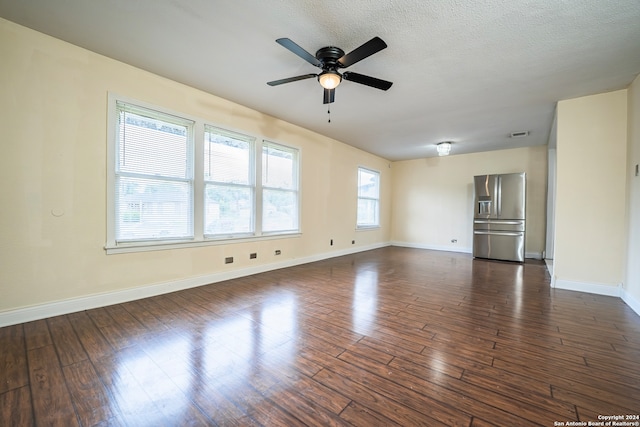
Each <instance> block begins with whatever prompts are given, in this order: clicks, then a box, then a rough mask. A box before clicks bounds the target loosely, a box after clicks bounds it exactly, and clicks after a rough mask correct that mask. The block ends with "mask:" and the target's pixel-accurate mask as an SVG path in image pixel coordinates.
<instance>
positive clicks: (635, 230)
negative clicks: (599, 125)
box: [624, 76, 640, 314]
mask: <svg viewBox="0 0 640 427" xmlns="http://www.w3.org/2000/svg"><path fill="white" fill-rule="evenodd" d="M628 98H629V99H628V109H629V111H628V117H629V118H628V132H629V135H628V145H627V158H628V161H627V164H628V168H627V220H628V231H627V242H628V246H627V257H626V266H627V268H626V277H625V283H624V287H625V292H626V293H627V295H626V298H625V301H627V302H628V303H630V304H634V308H635V310H636V311H637V312H638V314H640V262H639V261H640V176H636V175H635V168H636V165H639V164H640V76H639V77H636V79H635V81H634V82H633V83H632V84H631V86H630V87H629V89H628ZM638 167H639V168H640V166H638ZM629 297H630V298H629Z"/></svg>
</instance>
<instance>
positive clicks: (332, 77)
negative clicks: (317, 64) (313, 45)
mask: <svg viewBox="0 0 640 427" xmlns="http://www.w3.org/2000/svg"><path fill="white" fill-rule="evenodd" d="M318 81H319V82H320V86H322V87H323V88H325V89H335V88H336V87H338V85H339V84H340V82H341V81H342V76H341V75H340V74H339V73H338V72H337V71H333V70H331V71H323V72H322V73H320V75H319V76H318Z"/></svg>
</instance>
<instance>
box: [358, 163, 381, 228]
mask: <svg viewBox="0 0 640 427" xmlns="http://www.w3.org/2000/svg"><path fill="white" fill-rule="evenodd" d="M361 172H367V173H370V174H373V175H375V176H376V177H377V184H378V185H377V189H378V194H377V197H365V196H361V195H360V173H361ZM381 177H382V174H381V173H380V171H377V170H375V169H371V168H368V167H365V166H358V171H357V187H356V193H357V198H356V230H371V229H374V228H380V192H381V187H382V185H381ZM361 200H367V201H375V223H374V224H369V223H367V224H361V223H359V222H358V218H359V217H360V215H359V213H360V211H359V209H360V201H361Z"/></svg>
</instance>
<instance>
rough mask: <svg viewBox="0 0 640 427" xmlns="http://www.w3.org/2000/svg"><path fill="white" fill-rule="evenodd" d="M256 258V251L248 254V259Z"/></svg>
mask: <svg viewBox="0 0 640 427" xmlns="http://www.w3.org/2000/svg"><path fill="white" fill-rule="evenodd" d="M256 258H258V254H257V253H255V252H253V253H250V254H249V259H256Z"/></svg>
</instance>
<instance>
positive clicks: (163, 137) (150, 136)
mask: <svg viewBox="0 0 640 427" xmlns="http://www.w3.org/2000/svg"><path fill="white" fill-rule="evenodd" d="M119 116H120V117H119V132H118V171H119V172H121V173H122V172H125V173H137V174H144V175H158V176H165V177H174V178H188V177H189V176H190V174H191V172H190V170H189V162H188V157H187V156H188V152H189V150H188V146H189V129H188V127H187V126H186V125H182V124H174V123H170V122H168V121H164V120H159V119H156V118H152V117H146V116H143V115H140V114H136V113H132V112H129V111H124V110H120V112H119Z"/></svg>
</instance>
